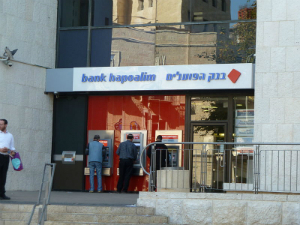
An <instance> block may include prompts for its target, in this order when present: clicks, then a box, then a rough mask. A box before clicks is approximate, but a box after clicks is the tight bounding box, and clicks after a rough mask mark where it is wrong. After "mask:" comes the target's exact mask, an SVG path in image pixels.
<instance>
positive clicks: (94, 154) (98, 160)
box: [87, 135, 105, 193]
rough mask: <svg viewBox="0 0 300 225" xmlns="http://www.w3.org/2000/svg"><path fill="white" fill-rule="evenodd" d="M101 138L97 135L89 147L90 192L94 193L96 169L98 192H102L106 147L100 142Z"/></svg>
mask: <svg viewBox="0 0 300 225" xmlns="http://www.w3.org/2000/svg"><path fill="white" fill-rule="evenodd" d="M99 140H100V136H99V135H95V136H94V140H93V141H91V142H90V143H89V145H88V147H87V154H88V155H89V168H90V186H91V187H90V192H91V193H92V192H94V171H95V169H96V174H97V181H98V187H97V190H98V192H99V193H100V192H102V161H103V157H102V155H103V150H105V147H104V146H103V144H102V143H100V142H99Z"/></svg>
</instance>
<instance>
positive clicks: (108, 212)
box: [0, 204, 168, 225]
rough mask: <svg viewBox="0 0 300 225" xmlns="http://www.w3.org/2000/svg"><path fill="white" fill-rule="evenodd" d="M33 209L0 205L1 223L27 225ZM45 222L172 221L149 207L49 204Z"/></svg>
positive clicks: (139, 222) (160, 222)
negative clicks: (157, 214)
mask: <svg viewBox="0 0 300 225" xmlns="http://www.w3.org/2000/svg"><path fill="white" fill-rule="evenodd" d="M40 207H41V206H37V207H36V210H35V213H34V215H33V219H32V223H31V224H32V225H34V224H37V219H38V210H39V208H40ZM32 209H33V205H22V204H20V205H18V204H0V225H15V224H18V225H23V224H24V225H25V224H27V222H28V220H29V217H30V214H31V211H32ZM45 224H46V225H54V224H57V225H64V224H66V225H71V224H75V225H76V224H108V225H113V224H168V218H167V217H165V216H156V215H154V209H153V208H147V207H132V206H131V207H112V206H109V207H106V206H70V205H49V206H48V209H47V221H45Z"/></svg>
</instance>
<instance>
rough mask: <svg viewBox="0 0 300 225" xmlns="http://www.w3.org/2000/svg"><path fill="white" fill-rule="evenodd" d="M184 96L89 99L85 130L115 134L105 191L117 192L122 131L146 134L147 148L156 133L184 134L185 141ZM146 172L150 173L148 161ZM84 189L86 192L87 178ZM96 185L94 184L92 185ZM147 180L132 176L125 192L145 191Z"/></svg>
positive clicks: (104, 179) (93, 97)
mask: <svg viewBox="0 0 300 225" xmlns="http://www.w3.org/2000/svg"><path fill="white" fill-rule="evenodd" d="M184 123H185V96H183V95H179V96H176V95H172V96H163V95H134V96H132V95H131V96H125V95H124V96H90V97H89V104H88V128H87V129H88V130H115V140H114V154H113V158H114V159H113V161H114V165H113V175H112V176H111V177H103V178H102V184H103V190H104V191H116V190H117V188H116V187H117V182H118V179H119V176H117V168H118V167H119V156H118V155H117V154H116V151H117V148H118V146H119V144H120V141H121V130H147V131H148V137H147V144H149V143H151V142H155V131H156V130H183V140H184ZM146 164H147V165H146V169H147V171H149V159H147V163H146ZM85 180H86V185H85V189H86V190H88V189H89V187H90V185H89V176H86V179H85ZM96 184H97V183H96V182H95V185H96ZM147 190H148V176H147V175H145V176H143V177H138V176H132V178H131V180H130V185H129V189H128V191H147Z"/></svg>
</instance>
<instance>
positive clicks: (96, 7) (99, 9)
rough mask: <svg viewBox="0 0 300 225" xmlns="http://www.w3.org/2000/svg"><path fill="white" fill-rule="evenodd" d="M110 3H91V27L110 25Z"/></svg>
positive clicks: (95, 0) (96, 1) (95, 1)
mask: <svg viewBox="0 0 300 225" xmlns="http://www.w3.org/2000/svg"><path fill="white" fill-rule="evenodd" d="M112 4H113V3H112V1H106V0H104V1H98V0H94V1H93V10H92V11H93V15H92V18H93V19H92V26H98V27H100V26H111V25H112V7H113V6H112Z"/></svg>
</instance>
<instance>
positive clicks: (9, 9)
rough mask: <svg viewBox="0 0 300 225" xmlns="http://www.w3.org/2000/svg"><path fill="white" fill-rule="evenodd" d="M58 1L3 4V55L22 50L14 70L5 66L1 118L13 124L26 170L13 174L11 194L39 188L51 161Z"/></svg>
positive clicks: (0, 77) (6, 0)
mask: <svg viewBox="0 0 300 225" xmlns="http://www.w3.org/2000/svg"><path fill="white" fill-rule="evenodd" d="M56 16H57V1H56V0H39V1H34V0H26V1H25V0H0V18H1V19H0V27H1V32H0V55H1V56H2V55H3V53H4V49H5V47H6V46H7V47H8V48H10V50H13V49H18V51H17V53H16V54H15V56H14V59H15V60H17V61H19V62H16V61H12V63H13V66H12V67H8V66H7V65H5V64H4V63H2V62H0V95H1V98H0V118H5V119H7V120H8V130H9V132H11V133H12V134H13V135H14V139H15V148H16V150H17V151H19V152H20V155H21V158H22V161H23V165H24V170H23V171H21V172H15V171H13V169H12V167H11V165H10V168H9V172H8V178H7V184H6V189H7V190H38V189H39V187H40V184H41V181H42V172H43V166H44V164H45V163H46V162H50V161H51V147H52V114H53V97H52V95H46V94H44V91H45V76H46V67H50V68H54V67H55V49H56V20H57V19H56Z"/></svg>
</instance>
